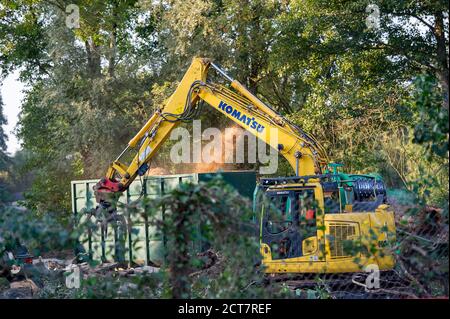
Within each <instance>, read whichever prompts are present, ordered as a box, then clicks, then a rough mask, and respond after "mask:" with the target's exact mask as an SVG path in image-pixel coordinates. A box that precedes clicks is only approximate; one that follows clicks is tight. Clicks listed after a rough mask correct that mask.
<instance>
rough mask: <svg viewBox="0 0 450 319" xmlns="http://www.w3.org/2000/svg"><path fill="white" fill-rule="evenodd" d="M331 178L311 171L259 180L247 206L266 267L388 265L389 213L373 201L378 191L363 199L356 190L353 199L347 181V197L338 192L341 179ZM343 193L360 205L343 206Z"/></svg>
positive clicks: (300, 269) (306, 269)
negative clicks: (251, 209)
mask: <svg viewBox="0 0 450 319" xmlns="http://www.w3.org/2000/svg"><path fill="white" fill-rule="evenodd" d="M335 178H336V176H331V175H317V176H308V177H298V176H297V177H291V178H289V177H288V178H268V179H262V180H261V181H260V183H259V185H258V186H257V189H256V191H255V197H254V200H255V202H254V206H253V207H254V213H255V219H256V220H258V222H259V228H260V244H261V254H262V257H263V265H264V266H265V267H266V268H265V271H266V272H268V273H284V272H288V273H322V272H323V273H339V272H342V273H344V272H359V271H363V269H364V267H365V266H367V265H369V264H376V265H377V266H378V267H379V269H380V270H387V269H391V268H392V267H393V266H394V259H393V256H392V254H390V253H389V248H388V246H389V242H392V241H393V240H394V239H395V223H394V216H393V212H390V211H388V206H387V205H385V204H383V203H382V202H378V200H379V199H380V198H382V195H383V194H381V195H376V194H375V195H374V196H372V197H371V198H368V200H367V201H366V202H363V201H362V200H361V198H359V197H358V196H356V197H358V198H357V199H358V200H355V194H354V192H355V190H356V191H357V190H358V188H357V187H355V188H353V187H348V189H347V191H348V192H349V194H347V195H348V197H345V198H340V192H339V191H340V187H337V186H336V185H341V184H343V183H335V182H333V180H334V179H335ZM365 178H366V177H365ZM330 183H334V184H333V185H334V186H335V187H331V184H330ZM354 185H357V184H354ZM350 191H351V192H352V193H351V194H350ZM344 194H345V192H344ZM344 196H345V195H344ZM374 198H378V200H374ZM349 199H351V200H353V203H357V204H359V205H360V206H356V207H363V208H365V209H364V210H361V211H354V210H351V209H350V210H348V207H349V204H345V205H342V202H344V203H347V202H348V201H349Z"/></svg>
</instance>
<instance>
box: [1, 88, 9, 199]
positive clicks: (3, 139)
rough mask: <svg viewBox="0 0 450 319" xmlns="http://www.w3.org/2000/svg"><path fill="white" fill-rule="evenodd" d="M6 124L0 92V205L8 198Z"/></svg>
mask: <svg viewBox="0 0 450 319" xmlns="http://www.w3.org/2000/svg"><path fill="white" fill-rule="evenodd" d="M5 124H6V118H5V116H4V115H3V99H2V96H1V94H0V205H1V204H2V202H4V201H5V200H6V198H7V193H6V187H5V186H6V185H5V179H6V176H5V175H6V172H5V170H6V168H7V164H8V155H7V154H6V153H5V151H6V139H7V137H6V134H5V132H4V130H3V125H5Z"/></svg>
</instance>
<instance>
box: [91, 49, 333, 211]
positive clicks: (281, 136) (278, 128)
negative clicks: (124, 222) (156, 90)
mask: <svg viewBox="0 0 450 319" xmlns="http://www.w3.org/2000/svg"><path fill="white" fill-rule="evenodd" d="M211 67H212V68H214V69H215V70H216V71H217V72H218V73H219V74H220V75H222V76H224V77H225V78H226V79H227V80H228V81H230V86H231V88H233V89H234V91H232V90H230V89H228V88H227V87H225V86H223V85H220V84H215V83H210V82H208V81H207V74H208V71H209V69H210V68H211ZM200 101H204V102H206V104H207V105H209V106H211V107H212V108H214V109H215V110H217V111H219V112H220V113H222V114H223V115H225V116H226V117H227V118H229V119H231V120H232V121H234V122H235V123H237V124H238V125H240V126H241V127H242V128H244V129H245V130H247V131H249V132H250V133H252V134H253V135H255V136H256V137H257V138H259V139H261V140H262V141H264V142H265V143H266V144H269V145H270V146H271V147H273V148H274V149H276V150H278V151H279V152H280V153H281V154H282V155H283V156H284V157H285V158H286V159H287V160H288V162H289V164H290V165H291V166H292V168H293V169H294V171H295V173H296V174H297V175H313V174H320V173H322V172H323V171H324V170H325V169H326V168H327V164H328V157H327V155H326V153H325V151H324V149H323V147H322V146H321V145H320V144H319V143H318V142H317V141H315V140H314V138H312V137H311V136H309V135H307V134H306V133H305V132H303V131H302V130H300V129H299V128H297V127H296V126H294V125H293V124H291V123H290V122H288V121H287V120H286V119H285V118H283V117H282V116H281V115H280V114H278V113H277V112H276V111H274V110H273V109H272V108H270V107H269V106H267V105H266V104H264V103H263V102H262V101H261V100H260V99H258V98H257V97H256V96H255V95H254V94H252V93H251V92H250V91H248V90H247V89H246V88H245V87H244V86H243V85H242V84H241V83H239V82H238V81H237V80H233V79H232V78H231V77H230V76H229V75H227V74H226V73H225V72H224V71H223V70H221V69H220V68H219V67H218V66H217V65H215V64H214V63H212V62H211V61H210V60H209V59H205V58H194V60H193V61H192V64H191V66H190V67H189V69H188V70H187V72H186V73H185V75H184V77H183V79H182V80H181V82H180V83H179V84H178V87H177V89H176V90H175V92H174V93H173V94H172V96H171V97H170V98H169V99H168V100H167V102H166V104H165V106H164V107H163V108H162V109H161V110H158V111H156V112H155V113H154V114H153V115H152V117H151V118H150V119H149V120H148V121H147V123H145V125H144V126H143V127H142V128H141V130H140V131H139V132H138V133H137V134H136V135H135V136H134V137H133V138H132V139H131V140H130V141H129V142H128V145H127V147H126V149H125V150H124V151H123V152H122V153H121V154H120V155H119V156H118V158H117V159H116V160H115V161H114V162H112V163H111V164H110V166H109V168H108V171H107V173H106V176H105V177H104V178H102V179H101V180H100V181H99V182H98V184H97V185H96V187H95V192H96V198H97V201H98V202H100V203H101V202H104V201H106V200H107V199H108V200H109V198H110V196H109V195H110V194H111V193H120V192H123V191H124V190H126V189H127V188H128V186H129V185H130V184H131V182H133V180H134V179H135V178H136V177H137V176H138V175H143V174H144V173H145V172H146V171H147V170H148V168H149V163H150V161H151V159H152V158H153V157H154V156H155V154H156V153H157V152H158V150H159V148H160V147H161V145H162V144H163V143H164V141H165V140H166V139H167V137H168V136H169V135H170V132H171V131H172V130H173V129H174V128H175V127H176V126H177V125H178V124H179V123H181V122H183V121H190V120H192V119H193V118H195V117H196V116H198V115H199V111H200V109H199V107H198V104H199V103H198V102H200ZM273 135H276V136H273ZM131 149H135V150H136V151H137V153H136V155H135V157H134V158H133V160H132V161H131V163H130V164H124V163H122V162H121V158H122V157H123V155H124V154H125V153H126V152H127V151H130V150H131Z"/></svg>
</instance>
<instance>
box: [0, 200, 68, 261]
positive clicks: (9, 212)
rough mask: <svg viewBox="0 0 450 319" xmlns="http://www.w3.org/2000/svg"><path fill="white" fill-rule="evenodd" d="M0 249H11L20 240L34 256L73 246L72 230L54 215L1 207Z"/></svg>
mask: <svg viewBox="0 0 450 319" xmlns="http://www.w3.org/2000/svg"><path fill="white" fill-rule="evenodd" d="M0 234H1V236H0V251H1V252H3V251H4V250H5V249H11V247H14V245H15V244H16V242H17V241H18V240H19V241H20V243H21V244H22V245H25V246H26V247H27V248H28V250H29V251H30V253H31V254H32V255H34V256H40V255H41V254H42V253H43V252H48V251H51V250H61V249H65V248H67V247H73V244H74V242H73V238H71V236H70V231H69V230H67V229H66V228H64V227H62V226H61V225H60V224H59V223H58V222H57V220H56V219H55V217H54V216H52V215H51V214H46V215H44V216H43V217H41V218H40V217H38V216H36V215H34V214H33V213H32V212H30V211H27V210H22V209H16V208H1V207H0Z"/></svg>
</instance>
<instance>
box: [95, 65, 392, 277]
mask: <svg viewBox="0 0 450 319" xmlns="http://www.w3.org/2000/svg"><path fill="white" fill-rule="evenodd" d="M211 69H214V70H215V71H216V72H217V73H218V75H219V76H221V77H224V78H225V79H226V80H227V81H229V87H227V86H225V85H221V84H218V83H213V82H211V81H208V77H207V75H208V71H209V70H211ZM230 87H231V88H230ZM201 102H206V103H205V104H207V105H209V106H211V107H212V108H213V109H215V110H216V111H218V112H219V113H220V114H223V115H224V116H225V117H226V118H228V119H231V120H232V121H234V122H235V123H237V124H238V125H239V126H241V127H242V128H244V129H245V130H247V131H249V132H250V133H252V134H253V135H255V136H256V137H257V138H259V139H261V140H262V141H264V142H265V143H267V144H269V145H270V146H271V147H273V148H274V149H276V150H278V152H279V153H280V154H281V155H283V156H284V157H285V158H286V160H287V161H288V162H289V164H290V165H291V166H292V168H293V170H294V172H295V175H294V176H290V177H279V178H263V179H261V180H260V182H259V184H258V186H257V188H256V190H255V195H254V212H255V217H256V219H257V220H258V223H259V228H260V243H261V246H260V248H261V255H262V264H263V265H264V269H265V272H266V273H349V272H361V271H363V270H364V269H365V267H367V266H369V265H371V267H373V266H375V267H377V269H379V270H389V269H392V268H393V267H394V257H393V255H392V253H391V252H390V244H391V243H392V242H393V241H394V240H395V221H394V213H393V212H392V211H390V209H389V206H388V205H386V188H385V186H384V184H383V181H382V180H381V178H380V177H379V176H376V175H356V174H344V173H342V172H340V170H341V168H340V164H336V163H331V162H330V161H329V159H328V156H327V154H326V152H325V150H324V148H323V147H322V146H321V145H320V143H318V142H317V141H316V140H315V139H314V138H313V137H312V136H310V135H309V134H307V133H305V132H304V131H303V130H302V129H300V128H299V127H297V126H296V125H294V124H293V123H291V122H289V121H288V120H287V119H286V118H285V117H283V116H282V115H280V114H279V113H278V112H276V111H275V110H273V109H272V108H271V107H269V106H268V105H266V104H265V103H263V102H262V101H261V100H260V99H258V98H257V97H256V96H255V95H254V94H252V93H251V92H250V91H248V90H247V89H246V88H245V87H244V86H243V85H242V84H241V83H239V82H238V81H236V80H234V79H232V78H231V77H230V76H229V75H227V74H226V73H225V72H224V71H223V70H222V69H221V68H220V67H219V66H217V65H216V64H215V63H213V62H212V61H211V60H210V59H206V58H194V59H193V61H192V63H191V65H190V67H189V69H188V70H187V71H186V73H185V75H184V77H183V79H182V80H181V82H180V83H179V84H178V87H177V88H176V90H175V92H174V93H173V94H172V95H171V96H170V98H169V99H168V100H167V101H166V102H165V106H164V107H163V108H162V109H159V110H157V111H156V112H155V113H154V114H153V115H152V117H151V118H150V119H149V120H148V121H147V122H146V123H145V125H144V126H143V127H142V128H141V130H140V131H139V132H138V133H137V134H136V135H135V136H134V137H133V138H132V139H131V140H130V141H129V143H128V145H127V147H126V148H125V149H124V150H123V152H122V153H121V154H120V155H119V156H118V157H117V159H116V160H114V161H113V162H112V163H111V164H110V166H109V168H108V170H107V173H106V175H105V176H104V177H103V178H102V179H101V180H100V181H99V182H98V183H97V184H96V186H95V187H94V191H95V197H96V200H97V202H98V204H99V205H98V208H99V209H111V207H114V205H115V203H114V201H115V198H118V196H117V194H120V193H121V192H123V191H125V190H126V189H127V188H128V187H129V185H130V184H131V182H132V181H133V180H134V179H135V178H136V177H137V176H142V175H144V174H145V173H146V171H147V170H148V169H149V165H150V161H151V160H152V158H153V157H154V156H155V155H156V154H157V152H158V149H159V148H160V147H161V146H162V145H163V143H164V141H165V140H166V139H167V137H168V136H169V135H170V132H171V131H172V130H173V129H174V128H175V127H177V125H178V124H180V123H181V122H187V121H191V120H193V119H194V118H195V117H197V116H198V115H199V114H200V112H201V107H202V104H203V103H201ZM274 134H275V135H276V136H274ZM274 137H277V138H274ZM129 152H135V154H136V155H135V156H134V158H133V159H132V160H131V162H130V163H128V164H125V163H123V162H122V161H123V158H125V157H126V154H130V153H129Z"/></svg>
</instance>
